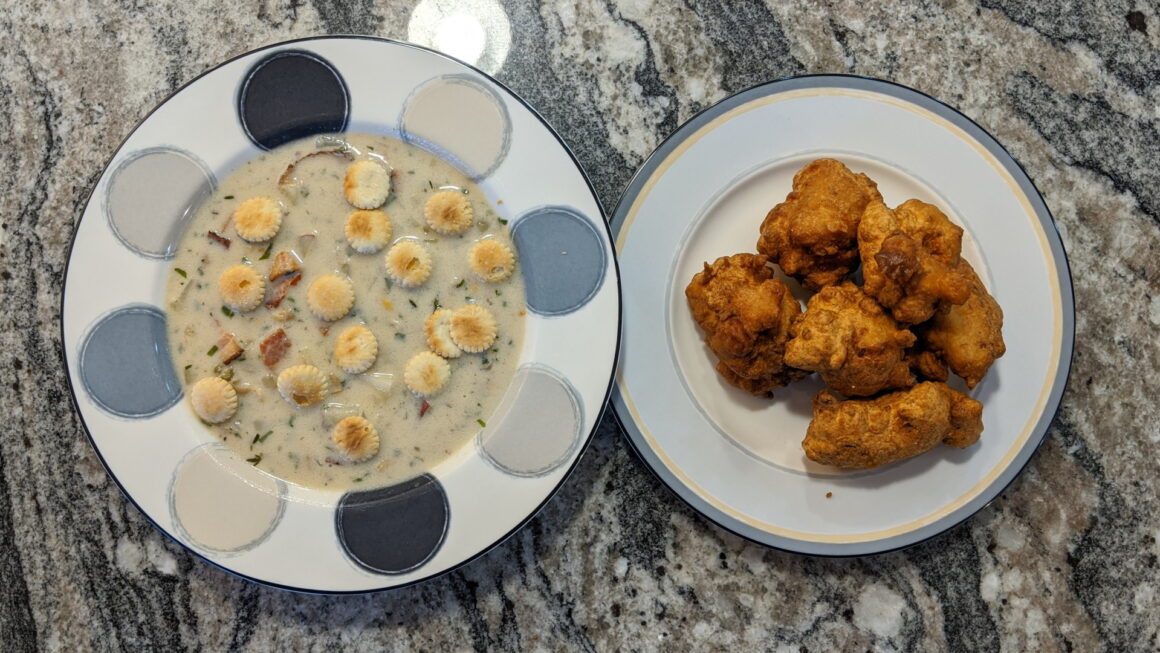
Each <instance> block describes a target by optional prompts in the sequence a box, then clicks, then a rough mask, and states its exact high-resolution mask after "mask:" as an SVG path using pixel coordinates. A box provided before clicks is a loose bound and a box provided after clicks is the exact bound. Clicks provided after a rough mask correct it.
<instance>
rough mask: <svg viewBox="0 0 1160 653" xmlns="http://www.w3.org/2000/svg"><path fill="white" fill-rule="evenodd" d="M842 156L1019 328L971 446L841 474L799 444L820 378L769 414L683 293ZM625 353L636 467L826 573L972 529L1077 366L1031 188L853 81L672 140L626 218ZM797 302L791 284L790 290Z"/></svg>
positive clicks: (970, 136)
mask: <svg viewBox="0 0 1160 653" xmlns="http://www.w3.org/2000/svg"><path fill="white" fill-rule="evenodd" d="M823 156H829V157H833V158H837V159H839V160H842V161H844V162H845V163H846V164H847V165H848V166H849V167H850V168H851V169H853V170H855V171H858V172H865V173H867V174H868V175H869V176H870V177H871V178H872V179H874V180H875V181H877V182H878V187H879V190H880V191H881V192H882V195H883V197H884V198H885V200H886V202H887V204H889V205H891V206H894V205H896V204H898V203H900V202H902V201H903V200H905V199H907V198H911V197H916V198H918V199H921V200H924V201H927V202H931V203H934V204H936V205H938V206H939V207H940V208H942V209H943V211H945V212H946V213H947V215H948V216H950V218H951V219H952V220H953V221H955V222H956V223H958V224H959V225H961V226H963V227H964V229H965V231H966V234H965V236H964V246H963V252H964V256H965V257H966V258H967V259H968V260H969V261H970V262H971V263H973V264H974V265H975V268H976V269H977V270H978V271H979V273H980V276H981V277H982V278H983V280H984V283H986V284H987V285H988V287H989V288H990V289H991V292H992V294H994V296H995V297H996V299H997V300H998V301H999V303H1000V305H1001V306H1002V307H1003V309H1004V312H1005V322H1004V332H1003V335H1004V338H1005V340H1006V343H1007V354H1006V355H1005V356H1004V357H1003V358H1001V359H999V361H998V362H997V363H996V364H995V365H994V367H992V369H991V371H990V373H989V374H988V375H987V377H986V378H985V380H984V381H983V382H982V383H980V384H979V385H978V386H977V387H976V388H975V389H974V391H973V393H972V394H973V396H974V397H975V398H977V399H979V400H981V401H982V402H983V404H984V427H985V430H984V432H983V435H982V439H981V440H980V442H979V444H978V445H977V446H973V447H970V448H968V449H966V450H957V449H952V448H950V447H939V448H937V449H936V450H934V451H932V452H930V453H927V454H924V455H922V456H918V457H916V458H913V459H911V460H908V461H905V462H902V463H898V464H895V465H891V466H888V467H886V468H883V469H879V470H873V471H866V472H861V473H844V472H841V471H838V470H835V469H831V468H828V467H825V466H821V465H817V464H814V463H812V462H811V461H809V460H807V459H806V458H805V456H804V454H803V453H802V449H801V440H802V438H803V437H804V435H805V431H806V426H807V425H808V423H809V420H810V418H811V405H810V401H811V398H812V397H813V395H814V394H815V393H816V392H817V391H818V390H819V389H820V388H821V387H822V386H821V382H820V381H819V380H817V378H816V376H815V377H811V379H809V380H807V381H804V382H799V383H797V384H794V385H792V386H791V387H789V388H786V389H782V390H778V391H776V392H775V395H776V397H775V398H774V399H773V400H765V399H758V398H755V397H752V396H750V395H748V394H747V393H745V392H742V391H740V390H737V389H736V388H733V387H731V386H729V385H728V384H726V383H724V382H723V381H722V380H721V378H720V377H719V376H718V375H717V373H716V372H715V371H714V365H715V363H716V360H715V359H714V357H713V355H712V353H711V352H710V351H709V350H708V348H707V347H706V346H705V345H704V343H703V342H702V338H701V334H700V331H699V330H698V329H697V326H696V324H695V323H694V322H693V319H692V317H691V316H690V314H689V310H688V305H687V303H686V301H685V297H684V288H685V286H686V284H687V283H688V281H689V279H691V278H692V276H693V274H694V273H696V272H697V271H698V270H700V268H701V266H702V264H703V262H706V261H709V262H711V261H713V260H715V259H716V258H717V257H719V256H725V255H729V254H734V253H737V252H752V251H755V247H756V242H757V236H758V228H759V226H760V224H761V221H762V218H764V216H765V214H766V212H767V211H768V210H769V209H770V208H771V207H772V206H773V205H775V204H777V203H778V202H780V201H782V200H784V198H785V196H786V194H787V193H788V192H789V190H790V187H791V182H792V179H793V174H794V173H795V172H796V171H797V170H798V169H799V168H801V167H802V166H803V165H805V164H806V163H807V162H809V161H811V160H813V159H816V158H820V157H823ZM613 230H614V231H615V232H616V234H617V237H616V238H617V240H616V249H617V253H618V256H619V259H620V269H621V276H622V279H623V281H624V305H625V310H624V338H623V342H622V345H621V346H622V350H621V363H620V367H619V369H618V372H617V388H616V390H615V391H614V393H613V405H614V407H615V409H616V412H617V415H618V417H619V418H620V421H621V423H622V424H623V425H624V427H625V430H626V432H627V433H628V436H629V439H630V441H631V442H632V445H633V446H634V448H635V449H636V450H637V451H638V452H639V453H640V455H641V456H642V457H643V458H644V460H645V461H646V463H647V464H648V465H649V466H650V467H651V468H652V469H653V471H654V472H656V473H657V475H658V476H659V477H660V478H661V480H662V481H664V482H665V483H666V484H667V485H668V486H669V487H670V488H672V489H673V490H674V491H675V492H676V493H677V494H678V495H679V496H680V497H681V498H682V499H684V500H685V501H687V502H688V503H689V504H690V505H692V506H693V507H694V508H696V509H697V510H699V511H700V512H701V513H703V514H704V515H706V516H707V517H709V518H710V519H712V520H713V521H715V522H717V523H718V524H720V525H721V526H723V527H725V528H727V529H729V530H732V531H734V532H736V533H738V534H740V535H742V536H744V537H747V538H750V539H752V540H755V541H757V542H761V543H764V544H767V545H769V546H774V547H778V548H781V549H786V550H790V551H796V552H801V553H808V554H813V555H865V554H871V553H878V552H882V551H888V550H891V549H896V548H899V547H904V546H908V545H910V544H914V543H915V542H918V541H921V540H923V539H926V538H929V537H931V536H933V535H936V534H938V533H940V532H942V531H944V530H946V529H947V528H950V527H951V526H953V525H955V524H957V523H959V522H960V521H962V520H964V519H966V518H967V517H968V516H970V515H972V514H974V513H975V512H976V511H977V510H979V509H980V508H981V507H983V506H984V505H985V504H986V503H987V502H988V501H990V500H991V499H992V498H994V497H995V496H996V495H997V494H998V493H999V492H1000V491H1001V490H1002V489H1003V488H1004V487H1006V486H1007V484H1008V483H1010V482H1011V480H1012V479H1013V478H1014V477H1015V476H1016V475H1017V474H1018V473H1019V472H1020V470H1022V469H1023V467H1024V465H1025V464H1026V463H1027V461H1028V459H1029V458H1030V457H1031V455H1032V453H1034V451H1035V449H1036V447H1038V445H1039V443H1040V441H1041V440H1042V439H1043V436H1044V434H1045V433H1046V431H1047V427H1048V425H1049V424H1050V423H1051V420H1052V418H1053V416H1054V414H1055V411H1056V408H1057V407H1058V405H1059V400H1060V397H1061V396H1062V394H1063V388H1064V384H1065V383H1066V379H1067V374H1068V370H1069V367H1070V363H1071V352H1072V342H1073V338H1074V309H1073V298H1072V292H1071V278H1070V274H1069V272H1068V268H1067V262H1066V259H1065V257H1064V252H1063V247H1062V245H1061V244H1060V241H1059V236H1058V234H1057V233H1056V231H1055V227H1054V224H1053V222H1052V219H1051V216H1050V214H1049V213H1048V211H1047V207H1046V206H1045V205H1044V203H1043V200H1042V199H1041V198H1040V196H1039V193H1038V192H1037V191H1036V189H1035V187H1034V185H1033V184H1032V183H1031V180H1030V179H1028V177H1027V175H1026V174H1025V173H1024V172H1023V170H1022V169H1021V168H1020V167H1019V165H1018V164H1017V163H1016V162H1015V161H1014V159H1012V158H1011V156H1010V155H1009V154H1008V153H1007V152H1006V151H1005V150H1004V149H1003V148H1002V147H1001V146H1000V145H999V144H998V143H997V142H996V141H995V139H994V138H992V137H991V136H990V135H988V134H987V133H986V132H985V131H983V130H982V129H981V128H980V127H979V126H978V125H976V124H974V123H973V122H971V121H970V120H969V119H967V118H966V117H964V116H963V115H962V114H960V113H958V112H956V111H955V110H953V109H951V108H949V107H947V106H946V105H944V104H941V103H939V102H938V101H936V100H933V99H932V98H930V97H928V96H925V95H922V94H921V93H918V92H917V91H913V90H911V89H908V88H905V87H902V86H898V85H895V84H891V83H888V82H883V81H879V80H873V79H866V78H861V77H851V76H810V77H799V78H793V79H785V80H781V81H776V82H772V83H769V84H765V85H762V86H758V87H755V88H752V89H749V90H747V91H744V92H742V93H739V94H737V95H734V96H732V97H730V98H728V99H726V100H724V101H722V102H721V103H719V104H717V105H715V106H713V107H711V108H709V109H707V110H706V111H704V112H702V113H701V114H699V115H697V116H695V117H694V118H693V119H691V120H690V121H689V122H687V123H686V124H684V125H683V126H682V127H681V128H680V129H678V130H677V131H676V132H675V133H674V134H673V135H672V136H670V137H669V138H668V139H667V140H666V141H665V142H664V143H663V144H662V145H661V146H660V147H659V148H658V149H657V151H656V152H654V153H653V154H652V156H651V157H649V159H648V160H647V161H646V162H645V164H644V166H643V167H642V169H641V170H640V171H639V172H638V173H637V175H636V176H635V177H634V179H633V180H632V182H631V184H630V185H629V187H628V189H627V190H626V191H625V194H624V196H623V197H622V198H621V201H620V204H619V206H618V208H617V210H616V214H615V216H614V218H613ZM795 287H796V285H795Z"/></svg>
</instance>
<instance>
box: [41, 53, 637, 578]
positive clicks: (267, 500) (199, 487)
mask: <svg viewBox="0 0 1160 653" xmlns="http://www.w3.org/2000/svg"><path fill="white" fill-rule="evenodd" d="M332 131H352V132H353V131H365V132H375V133H384V134H394V135H396V136H398V137H401V138H403V139H405V140H408V141H411V142H413V143H416V144H418V145H420V146H422V147H427V148H429V149H432V150H435V151H437V152H440V153H442V154H443V155H445V156H446V157H447V158H449V159H452V160H454V161H456V162H457V164H458V165H459V166H460V167H461V168H463V169H464V170H465V171H467V172H468V173H469V174H471V175H473V177H474V178H475V179H476V180H477V181H478V182H479V184H480V185H481V187H482V188H483V190H484V191H485V192H486V193H487V194H488V196H489V197H490V198H492V199H493V200H495V199H502V201H503V202H502V204H501V205H499V211H500V213H501V214H503V217H505V218H507V219H508V220H509V228H510V229H511V231H512V234H513V238H514V240H515V242H516V246H517V248H518V250H519V260H520V268H521V269H522V272H523V274H524V277H525V280H526V282H527V288H528V290H527V299H528V308H529V311H528V317H527V326H526V338H525V345H524V347H523V351H522V357H521V362H520V367H519V369H518V371H517V373H516V381H515V382H513V385H512V387H511V388H510V389H509V391H508V393H507V395H506V396H505V398H504V400H503V402H501V406H500V408H499V409H498V410H497V413H496V415H495V416H493V418H492V419H490V420H487V423H488V426H487V427H486V428H485V429H482V430H481V432H480V433H478V434H476V437H475V439H474V440H473V441H472V444H469V445H468V446H466V447H465V448H464V449H463V450H462V451H461V452H460V453H459V454H457V455H454V456H453V457H452V459H451V460H449V461H447V462H445V463H443V464H441V465H439V466H437V467H436V468H435V469H433V470H430V472H429V473H427V474H424V475H423V476H421V477H419V478H417V479H415V480H413V481H410V482H406V483H402V484H399V485H396V486H392V487H389V488H383V489H378V490H371V491H361V492H351V493H347V494H339V493H337V492H326V491H321V490H307V489H304V488H301V487H299V486H296V485H291V484H287V483H284V482H282V481H281V480H279V479H276V478H274V477H272V476H269V475H266V474H265V473H264V472H261V471H260V470H258V469H257V468H256V467H254V466H252V465H249V464H246V463H245V462H244V461H241V460H239V459H238V458H237V457H236V456H234V454H232V453H231V452H230V451H229V450H227V449H226V448H224V446H223V445H220V444H215V443H213V442H212V435H211V434H210V432H209V431H208V430H207V429H205V428H204V427H203V426H201V425H200V424H199V423H198V422H197V420H196V419H195V417H194V416H193V413H192V412H191V411H190V410H189V408H188V406H187V405H186V402H183V401H181V386H180V384H179V383H177V376H176V373H175V371H174V370H173V365H172V363H171V361H170V359H169V354H168V347H167V345H166V341H165V329H164V314H163V312H162V311H161V309H159V308H158V307H159V306H161V305H162V302H163V298H164V294H165V279H166V276H167V275H168V274H169V266H170V263H169V261H168V259H169V257H170V252H171V251H172V248H173V245H174V242H175V240H176V239H177V238H178V237H179V236H180V234H181V232H182V228H183V227H184V225H185V221H186V220H187V218H188V217H189V214H190V212H191V208H192V207H193V206H196V204H197V203H198V202H199V201H200V200H201V199H203V198H204V197H205V196H206V195H207V194H208V193H210V192H212V189H213V187H214V186H215V184H216V180H217V179H220V178H222V177H223V176H225V175H226V174H228V173H229V172H230V170H231V169H233V168H235V167H237V166H238V165H239V164H240V163H242V162H244V161H246V160H248V159H249V158H251V157H253V156H256V155H258V154H260V153H261V151H262V150H263V149H266V148H268V147H271V146H274V145H277V144H279V143H281V142H284V141H286V140H289V139H292V138H295V137H301V136H306V135H309V134H313V133H321V132H332ZM565 251H566V252H567V253H566V254H565V253H564V252H565ZM619 290H620V286H619V278H618V276H617V270H616V264H615V258H614V256H613V251H612V244H611V238H610V235H609V232H608V228H607V226H606V225H605V223H604V221H603V218H602V214H601V210H600V205H599V203H598V202H597V200H596V197H595V195H594V193H593V190H592V188H591V186H590V184H589V183H588V180H587V179H586V177H585V176H584V174H583V172H582V171H581V170H580V168H579V166H578V165H577V163H576V161H575V159H574V158H573V157H572V155H571V153H570V152H569V151H568V149H567V147H566V146H565V145H564V144H563V143H562V142H561V141H560V139H559V137H558V136H556V134H555V133H554V132H553V131H552V129H551V128H550V127H548V125H547V124H546V123H544V121H543V120H542V119H541V118H540V117H539V116H538V115H537V114H536V113H535V112H534V111H532V109H531V108H529V107H528V106H527V105H526V104H524V103H523V102H522V101H521V100H520V99H519V98H518V97H516V96H515V95H514V94H512V93H511V92H510V91H508V90H507V89H506V88H504V87H502V86H500V85H499V84H498V83H497V82H495V81H494V80H492V79H491V78H489V77H487V76H486V75H484V74H483V73H481V72H479V71H477V70H475V69H472V68H470V67H468V66H466V65H464V64H462V63H459V62H457V61H455V60H453V59H450V58H448V57H446V56H443V55H440V54H438V53H435V52H432V51H429V50H425V49H422V48H419V47H416V46H411V45H406V44H401V43H395V42H391V41H386V40H382V39H371V38H319V39H306V40H300V41H295V42H291V43H283V44H278V45H274V46H270V47H267V48H263V49H261V50H257V51H254V52H251V53H248V54H245V55H242V56H240V57H238V58H236V59H233V60H231V61H228V62H226V63H224V64H222V65H220V66H218V67H217V68H214V69H213V70H211V71H209V72H207V73H206V74H204V75H202V76H201V77H199V78H197V79H196V80H194V81H193V82H191V83H190V84H189V85H187V86H185V87H184V88H182V89H181V90H180V91H178V92H177V93H176V94H174V95H173V96H172V97H170V98H169V99H168V100H166V101H165V102H164V103H162V104H161V105H160V106H159V107H158V108H157V109H156V110H154V111H153V113H151V114H150V115H149V116H148V117H147V118H146V119H145V120H144V121H143V122H142V123H141V124H140V125H138V127H137V128H136V129H135V130H134V131H133V133H132V134H130V135H129V137H128V138H127V139H126V140H125V142H124V143H123V144H122V146H121V148H120V149H119V150H118V151H117V153H116V154H115V155H114V156H113V158H112V160H111V161H110V162H109V165H108V167H107V168H106V169H105V171H104V173H103V174H102V175H101V178H100V180H99V181H98V182H97V184H96V186H95V187H94V189H93V192H92V195H91V196H90V198H89V201H88V204H87V206H86V208H85V212H84V215H83V216H82V217H81V220H80V223H79V224H78V226H77V230H76V234H75V236H74V240H73V245H72V252H71V255H70V258H69V267H68V271H67V274H66V279H65V288H64V296H63V306H62V322H63V324H62V329H63V334H64V350H65V358H66V363H67V365H68V369H69V380H70V382H71V385H72V389H73V394H74V397H75V400H76V404H77V408H78V410H79V411H80V414H81V416H82V418H83V420H84V423H85V426H86V428H87V430H88V432H89V435H90V437H91V439H92V442H93V446H94V447H95V448H96V451H97V453H98V455H99V456H100V458H101V460H102V461H103V462H104V463H105V466H106V467H107V468H108V470H109V473H110V474H111V476H112V477H113V478H114V479H115V480H116V482H117V483H118V484H119V485H120V487H121V489H122V490H123V491H124V492H125V494H126V496H127V497H128V498H129V499H130V501H132V502H133V503H134V504H136V505H137V506H138V507H139V508H140V509H141V510H142V511H143V512H144V513H145V515H146V516H147V517H148V518H149V519H150V520H151V521H152V522H153V523H154V524H155V525H156V526H157V527H158V528H160V529H161V530H162V531H164V532H165V533H166V534H168V535H170V536H171V537H173V538H174V539H176V540H177V541H178V542H180V543H181V544H183V545H185V546H187V547H189V548H190V549H191V550H193V551H194V552H196V553H197V554H199V555H201V556H203V557H204V558H205V559H206V560H208V561H209V562H211V563H213V564H215V565H219V566H220V567H222V568H224V569H226V570H228V571H231V572H233V573H235V574H238V575H241V576H244V577H246V578H249V579H251V580H256V581H259V582H262V583H266V584H270V585H275V586H279V587H284V588H289V589H295V590H300V591H310V592H327V593H343V592H362V591H369V590H378V589H383V588H388V587H397V586H401V585H406V584H410V583H414V582H418V581H420V580H424V579H426V578H430V577H432V576H434V575H437V574H440V573H442V572H445V571H448V570H450V569H452V568H454V567H456V566H458V565H461V564H463V563H464V562H466V561H468V560H470V559H472V558H474V557H475V556H478V555H479V554H481V553H483V552H484V551H486V550H487V549H489V548H491V547H492V546H494V545H496V544H498V543H499V542H501V541H502V540H503V539H505V538H506V537H508V536H509V535H511V534H512V533H513V532H515V531H516V530H517V529H518V528H519V527H520V526H522V525H523V524H524V523H526V522H527V520H529V519H530V518H531V517H532V516H533V515H534V514H535V513H536V511H537V510H539V508H541V507H542V506H543V505H544V504H545V502H546V501H547V500H548V499H549V498H550V497H551V496H552V494H553V493H554V492H555V491H556V489H557V488H559V486H560V484H561V483H562V482H563V480H564V478H565V477H566V476H567V475H568V473H569V472H570V471H571V469H572V467H573V466H574V465H575V463H576V461H577V460H578V459H579V457H580V454H581V453H582V451H583V449H584V448H585V446H586V445H587V443H588V441H589V440H590V439H591V436H592V433H593V431H594V430H595V427H596V424H597V422H598V421H599V419H600V414H601V411H602V409H603V407H604V405H605V401H606V399H607V397H608V393H609V391H610V387H611V379H612V373H613V369H614V367H615V358H616V352H617V345H618V338H619V324H620V322H619V320H620V293H619ZM576 334H584V340H583V345H584V346H583V347H579V346H576V345H577V341H576V340H575V338H576Z"/></svg>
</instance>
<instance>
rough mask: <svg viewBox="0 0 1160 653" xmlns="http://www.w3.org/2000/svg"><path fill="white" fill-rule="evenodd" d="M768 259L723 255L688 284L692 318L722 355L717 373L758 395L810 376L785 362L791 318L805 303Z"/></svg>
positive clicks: (707, 341) (719, 356) (769, 394)
mask: <svg viewBox="0 0 1160 653" xmlns="http://www.w3.org/2000/svg"><path fill="white" fill-rule="evenodd" d="M766 261H767V259H766V257H764V256H761V255H758V254H734V255H733V256H722V257H721V258H719V259H717V260H716V261H714V262H713V264H712V265H709V264H708V263H706V264H705V269H704V270H702V271H701V272H698V273H697V274H696V275H694V276H693V280H692V281H690V282H689V285H688V286H687V287H686V288H685V297H686V299H688V301H689V308H690V309H691V310H692V312H693V319H694V320H696V322H697V324H698V325H699V326H700V327H701V328H702V329H703V330H704V332H705V343H706V344H708V345H709V348H710V349H712V350H713V353H715V354H717V357H718V359H720V362H719V363H718V364H717V371H718V372H719V373H720V374H721V376H723V377H725V380H726V381H728V382H729V383H731V384H733V385H735V386H737V387H738V388H741V389H743V390H746V391H748V392H750V393H752V394H755V395H758V396H771V395H772V392H771V391H772V390H773V389H774V388H780V387H781V386H784V385H786V384H788V383H790V382H791V381H794V380H796V379H800V378H802V377H804V376H807V375H808V374H809V373H808V372H803V371H801V370H794V369H790V368H788V367H786V366H785V364H784V362H783V360H782V356H783V354H784V352H785V341H786V340H787V339H788V338H789V324H790V321H791V320H792V319H793V318H794V316H796V315H798V314H800V313H801V306H800V305H799V304H798V302H797V299H795V298H794V296H793V294H792V293H790V291H789V288H787V287H786V285H785V284H784V283H782V282H781V280H779V279H777V278H775V277H774V276H773V270H772V269H771V268H770V267H769V266H767V265H766Z"/></svg>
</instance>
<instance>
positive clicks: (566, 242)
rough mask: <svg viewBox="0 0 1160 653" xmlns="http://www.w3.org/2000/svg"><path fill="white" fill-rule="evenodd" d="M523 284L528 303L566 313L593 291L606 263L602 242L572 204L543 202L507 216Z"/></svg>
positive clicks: (537, 308) (542, 310)
mask: <svg viewBox="0 0 1160 653" xmlns="http://www.w3.org/2000/svg"><path fill="white" fill-rule="evenodd" d="M511 233H512V240H514V241H515V243H516V249H518V250H519V260H520V265H522V266H523V270H524V282H525V284H526V286H527V301H528V308H529V309H531V310H532V311H533V312H535V313H539V314H540V315H548V316H554V315H567V314H568V313H571V312H573V311H576V310H578V309H580V308H582V307H583V306H584V305H585V304H587V303H588V302H589V301H591V300H592V298H593V297H595V296H596V293H597V291H599V290H600V285H601V284H602V283H604V275H605V271H606V268H607V267H608V255H607V253H606V252H605V249H604V241H603V239H602V238H601V235H600V233H599V232H597V231H596V227H595V226H594V225H593V224H592V222H591V221H590V220H588V219H587V218H585V217H584V216H583V215H582V214H580V213H579V212H577V211H576V210H575V209H571V208H568V207H565V206H545V207H541V208H538V209H534V210H532V211H530V212H528V213H525V214H523V215H521V216H519V217H517V218H516V219H515V220H513V221H512V230H511Z"/></svg>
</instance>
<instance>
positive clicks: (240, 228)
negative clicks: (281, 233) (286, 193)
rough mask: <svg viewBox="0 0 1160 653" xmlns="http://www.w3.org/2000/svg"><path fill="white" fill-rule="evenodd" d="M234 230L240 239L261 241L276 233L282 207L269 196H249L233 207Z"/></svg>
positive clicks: (279, 225)
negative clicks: (236, 206)
mask: <svg viewBox="0 0 1160 653" xmlns="http://www.w3.org/2000/svg"><path fill="white" fill-rule="evenodd" d="M233 217H234V230H235V231H237V232H238V235H239V236H241V238H242V240H245V241H247V242H251V243H261V242H265V241H267V240H270V239H271V238H273V237H274V236H276V235H277V234H278V229H279V228H280V227H281V226H282V207H281V206H278V203H277V202H275V201H274V200H272V199H270V198H269V197H251V198H250V199H248V200H246V201H244V202H242V203H241V204H239V205H238V208H236V209H234V216H233Z"/></svg>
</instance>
